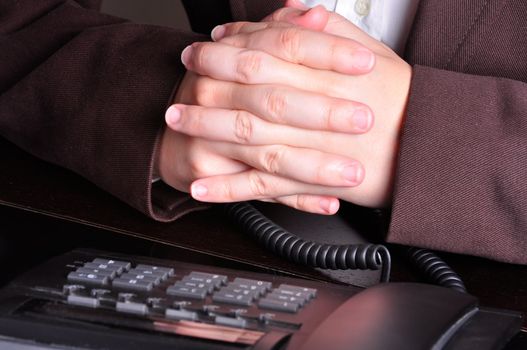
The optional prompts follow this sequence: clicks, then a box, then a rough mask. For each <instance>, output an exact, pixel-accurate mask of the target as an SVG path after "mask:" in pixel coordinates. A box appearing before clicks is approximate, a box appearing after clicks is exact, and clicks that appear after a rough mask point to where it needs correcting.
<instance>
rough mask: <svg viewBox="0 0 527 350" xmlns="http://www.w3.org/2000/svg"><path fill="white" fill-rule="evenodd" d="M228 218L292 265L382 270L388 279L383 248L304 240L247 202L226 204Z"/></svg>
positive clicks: (386, 254)
mask: <svg viewBox="0 0 527 350" xmlns="http://www.w3.org/2000/svg"><path fill="white" fill-rule="evenodd" d="M226 212H227V215H228V216H229V217H230V218H231V219H232V220H233V221H235V222H236V223H237V224H238V225H240V226H241V227H242V229H243V230H244V231H245V232H246V233H248V234H249V235H251V236H253V237H254V238H256V239H257V240H258V242H260V243H261V244H263V245H264V246H265V247H266V248H267V249H269V250H270V251H272V252H273V253H275V254H277V255H279V256H281V257H284V258H286V259H288V260H292V261H293V262H295V263H300V264H304V265H307V266H310V267H319V268H322V269H330V270H339V269H343V270H344V269H360V270H379V269H381V281H382V282H388V281H389V279H390V269H391V257H390V252H389V251H388V249H386V247H385V246H383V245H376V244H360V245H334V244H321V243H317V242H312V241H307V240H304V239H302V238H300V237H298V236H296V235H294V234H292V233H290V232H288V231H286V230H285V229H283V228H282V227H280V226H278V225H277V224H275V223H274V222H272V221H271V220H269V219H268V218H267V217H266V216H264V215H263V214H262V213H261V212H260V211H258V210H257V209H256V208H255V207H253V206H252V205H251V204H249V203H247V202H238V203H231V204H227V205H226Z"/></svg>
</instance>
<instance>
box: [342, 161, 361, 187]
mask: <svg viewBox="0 0 527 350" xmlns="http://www.w3.org/2000/svg"><path fill="white" fill-rule="evenodd" d="M341 174H342V177H343V178H344V180H346V181H347V182H348V183H349V184H350V185H358V184H359V183H360V182H361V180H362V167H361V166H360V165H358V164H354V165H349V166H347V167H345V168H344V169H342V173H341Z"/></svg>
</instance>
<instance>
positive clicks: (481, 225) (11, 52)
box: [0, 0, 527, 263]
mask: <svg viewBox="0 0 527 350" xmlns="http://www.w3.org/2000/svg"><path fill="white" fill-rule="evenodd" d="M193 1H194V3H195V4H196V3H198V2H199V0H193ZM202 1H204V0H202ZM226 2H227V0H224V1H206V3H207V6H209V7H208V8H214V6H223V10H224V11H223V12H225V6H227V5H226ZM96 3H97V1H89V0H85V1H76V2H73V1H63V0H62V1H61V0H41V1H38V2H35V1H30V0H18V1H15V0H2V1H0V47H1V48H2V49H1V50H0V133H1V135H2V136H3V137H5V138H7V139H9V140H11V141H12V142H14V143H16V144H17V145H19V146H20V147H22V148H24V149H25V150H27V151H29V152H31V153H33V154H35V155H37V156H38V157H40V158H42V159H45V160H48V161H50V162H53V163H55V164H59V165H61V166H64V167H66V168H68V169H71V170H73V171H75V172H77V173H78V174H80V175H82V176H84V177H86V178H87V179H89V180H91V181H92V182H94V183H95V184H96V185H98V186H99V187H101V188H103V189H105V190H107V191H109V192H111V193H113V194H114V195H115V196H117V197H119V198H121V199H122V200H123V201H125V202H127V203H129V204H130V205H132V206H134V207H135V208H137V209H139V210H140V211H142V212H144V213H145V214H147V215H149V216H151V217H153V218H155V219H156V220H161V221H169V220H174V219H176V218H177V217H179V216H180V215H182V214H184V213H185V212H188V211H189V210H193V209H195V208H198V207H199V205H198V204H197V203H195V202H194V201H192V200H191V199H189V197H188V196H187V195H185V194H182V193H179V192H177V191H174V190H171V189H168V188H167V186H164V185H163V184H161V183H158V184H156V185H154V186H152V185H151V178H152V162H153V159H154V157H155V155H156V152H157V147H158V141H159V135H160V133H161V130H162V128H163V124H164V122H163V115H164V109H165V107H166V105H167V103H169V98H170V96H171V94H172V92H173V90H174V89H175V88H177V86H178V82H179V81H180V79H181V77H182V75H183V74H184V68H183V67H182V65H181V64H180V60H179V55H180V52H181V50H182V49H183V48H184V47H185V46H186V45H188V44H189V43H191V42H193V41H196V40H207V37H204V36H201V35H197V34H192V33H182V32H179V31H176V30H173V29H170V28H162V27H155V26H148V25H138V24H132V23H129V22H127V21H124V20H122V19H118V18H115V17H111V16H107V15H102V14H100V13H98V12H97V11H95V10H94V8H95V5H96ZM187 3H191V1H187ZM280 4H281V1H278V0H274V1H264V0H231V1H230V2H229V5H228V6H229V9H228V10H229V11H227V12H228V13H229V14H230V17H231V18H225V19H226V20H258V19H260V18H262V17H263V16H264V15H266V14H268V13H269V12H271V11H272V10H273V9H275V8H277V7H279V6H280ZM190 7H192V6H190ZM195 8H196V7H195ZM197 8H199V6H198V7H197ZM202 8H203V7H202ZM208 12H214V11H208ZM190 15H191V18H192V19H193V27H195V28H196V27H201V28H203V27H204V24H210V25H209V26H208V27H207V26H205V27H206V28H210V27H211V26H212V23H208V22H211V20H210V19H207V18H200V13H198V12H195V10H194V11H191V13H190ZM525 23H527V2H525V1H523V0H463V1H460V0H421V2H420V5H419V9H418V12H417V15H416V19H415V23H414V27H413V31H412V35H411V37H410V39H409V42H408V45H407V48H406V53H405V58H406V59H407V60H408V62H410V63H411V64H412V65H413V66H414V75H413V81H412V87H411V94H410V101H409V106H408V113H407V119H406V122H405V125H404V130H403V136H402V140H401V150H400V155H399V163H398V169H397V180H396V187H395V193H394V205H393V208H392V209H393V210H392V218H391V225H390V229H389V232H388V234H387V240H388V241H390V242H396V243H402V244H409V245H416V246H421V247H428V248H433V249H438V250H447V251H452V252H458V253H466V254H473V255H479V256H484V257H490V258H493V259H498V260H502V261H507V262H515V263H527V253H525V252H527V179H526V177H525V174H526V170H525V169H527V152H526V150H527V85H526V82H527V26H526V25H525ZM214 24H215V23H214Z"/></svg>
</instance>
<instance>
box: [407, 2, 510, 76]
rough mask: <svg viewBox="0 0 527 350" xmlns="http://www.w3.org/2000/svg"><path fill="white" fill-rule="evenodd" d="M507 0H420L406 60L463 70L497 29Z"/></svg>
mask: <svg viewBox="0 0 527 350" xmlns="http://www.w3.org/2000/svg"><path fill="white" fill-rule="evenodd" d="M507 2H508V1H507V0H465V1H460V0H421V2H420V4H419V8H418V10H417V14H416V18H415V21H414V25H413V29H412V34H411V35H410V38H409V40H408V43H407V46H406V51H405V58H406V59H407V60H408V62H410V63H412V64H420V65H425V66H431V67H436V68H441V69H448V70H455V71H462V70H463V69H464V68H465V67H466V65H467V64H468V63H469V61H470V60H471V58H472V54H473V52H474V50H475V48H476V47H477V46H478V45H479V44H481V41H482V40H484V38H485V37H486V36H487V35H485V34H486V32H488V31H490V30H494V29H495V28H494V25H493V24H494V21H495V20H496V19H497V18H499V14H500V13H501V11H502V10H503V8H504V7H505V5H506V4H507Z"/></svg>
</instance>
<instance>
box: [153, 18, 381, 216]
mask: <svg viewBox="0 0 527 350" xmlns="http://www.w3.org/2000/svg"><path fill="white" fill-rule="evenodd" d="M312 12H313V13H314V15H315V16H316V15H317V11H316V10H315V11H312ZM318 13H319V14H320V11H318ZM322 14H323V13H322ZM308 16H309V14H308ZM347 44H348V45H347V46H346V45H344V46H345V47H344V50H343V51H342V53H343V54H346V53H347V52H351V51H354V50H357V49H361V48H360V46H358V45H356V44H355V43H353V42H351V41H350V42H349V43H347ZM346 49H347V50H349V51H346ZM306 59H307V60H308V62H306V63H309V64H315V65H317V64H318V65H319V66H320V68H330V67H331V68H333V69H335V70H337V71H346V72H348V73H351V74H362V73H366V72H367V71H368V70H369V69H371V64H369V66H368V67H364V65H363V66H362V67H361V66H360V65H359V66H353V65H351V64H350V60H349V56H346V57H345V59H344V57H343V56H333V57H330V58H324V57H323V56H322V57H321V59H318V60H314V59H313V57H312V56H311V55H306ZM219 91H222V94H223V96H226V95H225V94H226V93H227V96H229V98H228V99H226V100H225V101H224V103H223V106H224V107H225V108H226V109H225V110H222V109H218V108H215V109H201V110H199V109H198V107H192V106H182V105H177V106H173V107H172V108H171V109H169V111H168V112H167V117H168V116H170V115H173V114H174V112H177V113H178V114H180V115H181V119H183V120H185V118H186V119H187V120H186V121H184V124H185V130H186V133H187V134H188V130H189V128H190V129H192V128H199V129H200V130H199V135H200V137H193V136H192V133H190V136H187V135H183V134H182V133H178V132H174V131H171V130H169V129H167V130H166V131H165V134H164V136H163V142H162V147H161V156H160V158H159V165H158V172H159V174H160V175H161V177H162V178H163V180H164V181H165V182H167V183H168V184H169V185H172V186H173V187H175V188H177V189H179V190H182V191H188V190H189V185H190V184H191V182H193V181H194V180H196V179H199V178H204V177H208V176H215V175H229V176H231V177H236V176H241V174H244V175H247V174H251V178H252V179H254V181H253V183H254V186H249V187H251V188H248V192H250V194H249V193H248V196H250V197H252V198H247V199H260V200H266V201H277V202H280V203H283V204H286V205H289V206H292V207H295V208H297V209H301V210H304V211H309V212H316V213H323V214H333V213H335V212H336V211H337V209H338V200H337V198H335V197H332V196H327V195H320V193H323V190H322V189H321V188H316V187H315V186H313V184H319V185H324V186H346V187H349V186H356V185H358V184H359V183H360V182H361V181H362V177H363V176H364V172H363V170H362V166H361V165H360V164H359V163H358V162H356V161H354V160H352V159H349V158H347V157H343V156H337V155H334V154H328V153H325V152H320V151H315V150H301V149H299V148H295V147H290V145H295V143H296V144H303V141H302V140H301V139H302V138H305V137H311V136H312V135H313V134H312V133H310V134H306V133H305V132H303V131H302V130H323V131H326V132H327V131H332V132H337V133H340V132H345V133H351V134H360V133H363V132H366V131H368V130H369V128H371V126H372V124H373V118H372V114H371V112H370V111H369V109H368V107H367V106H364V105H361V104H359V103H353V102H349V101H345V100H339V99H333V98H328V97H324V96H320V95H318V94H309V93H307V92H304V93H300V94H299V93H298V92H297V91H296V90H294V89H286V88H282V89H276V87H272V86H268V87H267V88H266V89H261V88H254V87H251V86H249V85H240V84H233V83H227V82H220V81H216V80H213V79H210V78H207V77H202V76H197V75H195V74H193V73H190V72H188V73H187V74H186V76H185V79H184V81H183V83H182V84H181V87H180V89H179V92H178V96H177V97H176V100H175V102H179V103H186V104H188V105H199V106H207V105H211V104H213V105H214V106H215V107H218V103H219V102H218V101H210V99H209V97H210V96H213V95H214V92H219ZM262 93H263V95H262ZM220 95H221V94H220ZM262 98H264V99H265V100H266V101H268V103H267V106H268V107H270V108H266V109H261V106H262V104H261V103H260V102H261V99H262ZM288 101H291V102H294V103H293V104H292V105H296V106H304V107H303V108H302V107H301V108H296V109H289V110H286V109H285V108H284V107H287V105H288V104H287V102H288ZM295 101H298V102H295ZM304 101H310V103H309V104H306V103H304ZM219 107H222V105H221V102H220V106H219ZM313 107H314V108H313ZM232 108H235V111H232V110H231V111H229V109H232ZM258 108H260V109H259V110H258ZM189 110H190V112H191V113H187V112H188V111H189ZM244 110H249V111H251V112H253V113H249V112H245V111H244ZM269 110H271V111H274V112H275V113H272V114H271V115H269V113H268V111H269ZM355 111H360V112H362V113H356V114H355V117H354V112H355ZM190 114H192V115H194V117H193V118H188V115H190ZM256 115H258V117H261V116H262V115H263V118H258V117H256ZM357 115H358V118H357ZM196 116H197V117H196ZM167 120H168V119H167ZM285 124H287V125H289V126H287V125H285ZM172 125H173V124H172ZM291 125H292V126H293V127H291ZM204 130H205V132H206V130H209V131H210V135H206V136H207V137H203V136H204V135H203V131H204ZM218 133H221V134H222V136H221V137H220V139H221V140H222V141H225V135H231V136H232V140H227V141H230V142H217V141H214V140H215V138H216V139H217V135H218ZM326 134H327V133H326ZM295 140H296V141H295ZM271 145H272V146H271ZM248 165H249V166H248ZM269 183H271V184H273V185H272V186H269V185H268V184H269ZM262 184H265V186H262ZM307 184H309V185H310V186H306V185H307ZM319 187H320V186H319ZM226 190H227V189H226ZM193 191H199V188H198V189H196V188H193V189H192V190H191V192H193ZM311 191H313V192H312V193H310V192H311ZM314 193H318V194H314ZM233 200H235V199H233Z"/></svg>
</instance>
